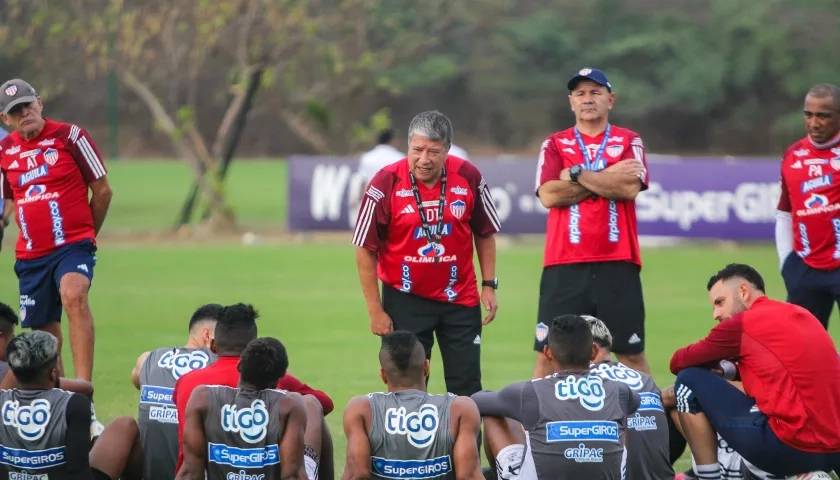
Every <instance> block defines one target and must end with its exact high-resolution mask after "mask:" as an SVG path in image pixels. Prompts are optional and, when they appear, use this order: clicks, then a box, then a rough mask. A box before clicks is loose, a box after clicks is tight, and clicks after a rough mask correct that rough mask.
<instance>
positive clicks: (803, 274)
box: [782, 252, 840, 328]
mask: <svg viewBox="0 0 840 480" xmlns="http://www.w3.org/2000/svg"><path fill="white" fill-rule="evenodd" d="M782 279H783V280H784V281H785V288H786V289H787V293H788V295H787V302H788V303H792V304H794V305H799V306H800V307H802V308H804V309H806V310H808V311H809V312H811V314H812V315H814V316H815V317H817V319H818V320H819V321H820V323H822V324H823V326H824V327H826V328H828V320H829V319H830V318H831V310H832V309H833V308H834V304H835V303H837V304H838V305H840V270H818V269H816V268H813V267H810V266H808V265H807V264H806V263H805V262H804V261H803V260H802V258H800V257H799V255H797V254H796V253H794V252H792V253H791V254H790V255H789V256H788V258H786V259H785V262H784V263H783V264H782Z"/></svg>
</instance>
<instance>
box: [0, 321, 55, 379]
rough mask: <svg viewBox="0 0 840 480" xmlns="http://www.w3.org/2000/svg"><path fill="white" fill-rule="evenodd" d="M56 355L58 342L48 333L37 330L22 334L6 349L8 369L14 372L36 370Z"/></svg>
mask: <svg viewBox="0 0 840 480" xmlns="http://www.w3.org/2000/svg"><path fill="white" fill-rule="evenodd" d="M57 355H58V340H57V339H56V338H55V337H54V336H53V335H52V334H51V333H48V332H43V331H39V330H35V331H31V332H26V333H22V334H20V335H18V336H16V337H15V338H13V339H12V340H11V341H10V342H9V345H8V346H7V347H6V357H7V358H8V361H9V367H10V368H11V369H12V371H15V370H22V371H25V370H29V371H32V370H36V369H38V368H41V367H43V366H44V365H46V364H47V362H49V361H51V360H53V359H55V358H56V356H57Z"/></svg>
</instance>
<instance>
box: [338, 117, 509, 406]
mask: <svg viewBox="0 0 840 480" xmlns="http://www.w3.org/2000/svg"><path fill="white" fill-rule="evenodd" d="M451 145H452V124H451V123H450V121H449V119H448V118H447V117H446V116H445V115H443V114H442V113H440V112H423V113H421V114H419V115H417V116H416V117H414V119H413V120H412V121H411V124H410V125H409V127H408V157H407V158H404V159H402V160H400V161H398V162H395V163H393V164H391V165H388V166H386V167H384V168H382V169H381V170H379V172H378V173H377V174H376V175H375V176H374V177H373V179H372V180H371V182H370V184H369V185H368V188H367V191H366V192H365V197H364V200H363V202H362V206H361V208H360V209H359V215H358V219H357V221H356V229H355V232H354V234H353V244H354V245H356V246H357V247H358V248H356V263H357V265H358V268H359V280H360V282H361V285H362V293H363V294H364V297H365V302H366V303H367V309H368V314H369V315H370V329H371V331H372V332H373V333H374V334H376V335H380V336H382V335H386V334H388V333H390V332H391V331H393V330H408V331H410V332H412V333H414V334H415V335H417V337H418V338H420V341H421V343H423V347H424V348H425V349H426V358H431V355H432V346H433V345H434V335H437V340H438V343H439V344H440V354H441V357H442V359H443V370H444V376H445V377H446V388H447V390H448V391H449V392H452V393H455V394H457V395H464V396H469V395H472V394H473V393H475V392H477V391H479V390H481V357H480V352H481V328H482V325H487V324H488V323H490V322H491V321H492V320H493V318H494V317H495V315H496V308H497V305H496V292H495V290H496V288H497V287H498V280H497V279H496V276H495V274H496V272H495V270H496V241H495V238H494V237H493V235H494V234H495V233H496V232H498V231H499V229H500V228H501V225H500V222H499V216H498V215H497V213H496V207H495V205H494V203H493V198H492V197H491V196H490V189H489V188H488V187H487V184H486V183H485V181H484V177H482V175H481V173H480V172H479V171H478V169H477V168H476V167H475V165H474V164H472V163H470V162H468V161H466V160H464V159H462V158H458V157H454V156H452V155H448V151H449V147H450V146H451ZM473 242H475V250H476V252H477V253H478V262H479V265H480V267H481V277H482V282H481V285H482V290H481V297H480V299H479V294H478V288H477V282H476V276H475V267H474V266H473ZM379 280H381V281H382V297H381V299H380V296H379ZM479 300H480V301H481V303H483V304H484V307H485V308H486V309H487V310H488V311H489V314H488V315H487V317H486V318H485V319H484V322H483V323H482V320H481V307H480V306H479Z"/></svg>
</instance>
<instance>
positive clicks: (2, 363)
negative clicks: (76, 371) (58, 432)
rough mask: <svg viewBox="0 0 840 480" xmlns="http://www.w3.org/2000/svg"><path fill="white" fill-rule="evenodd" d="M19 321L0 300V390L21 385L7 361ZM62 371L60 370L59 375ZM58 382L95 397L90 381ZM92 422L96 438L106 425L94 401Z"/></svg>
mask: <svg viewBox="0 0 840 480" xmlns="http://www.w3.org/2000/svg"><path fill="white" fill-rule="evenodd" d="M18 322H19V319H18V316H17V314H16V313H15V311H14V310H12V308H11V307H9V306H8V305H6V304H5V303H2V302H0V390H10V389H12V388H18V387H20V385H19V384H18V382H17V379H16V378H15V376H14V375H13V374H11V373H10V370H9V364H8V363H6V347H7V346H8V345H9V342H10V341H11V340H12V339H13V338H15V327H16V326H17V324H18ZM60 365H61V364H60V363H59V366H60ZM62 373H63V372H60V371H59V375H61V374H62ZM58 384H59V388H61V389H62V390H67V391H68V392H75V393H79V394H82V395H84V396H86V397H88V398H89V399H91V400H92V399H93V385H92V384H91V383H90V382H87V381H85V380H79V379H74V378H64V377H60V378H59V379H58ZM90 422H91V424H90V436H91V438H92V439H94V440H95V439H96V438H97V437H98V436H99V435H100V434H101V433H102V429H103V428H105V427H104V426H103V425H102V423H100V422H99V420H97V419H96V413H95V412H94V410H93V404H92V403H91V419H90Z"/></svg>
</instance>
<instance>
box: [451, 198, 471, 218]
mask: <svg viewBox="0 0 840 480" xmlns="http://www.w3.org/2000/svg"><path fill="white" fill-rule="evenodd" d="M449 211H450V212H452V215H453V216H454V217H455V218H458V219H460V218H461V217H463V216H464V213H466V212H467V204H466V203H465V202H464V201H463V200H455V201H454V202H452V203H450V204H449Z"/></svg>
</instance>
